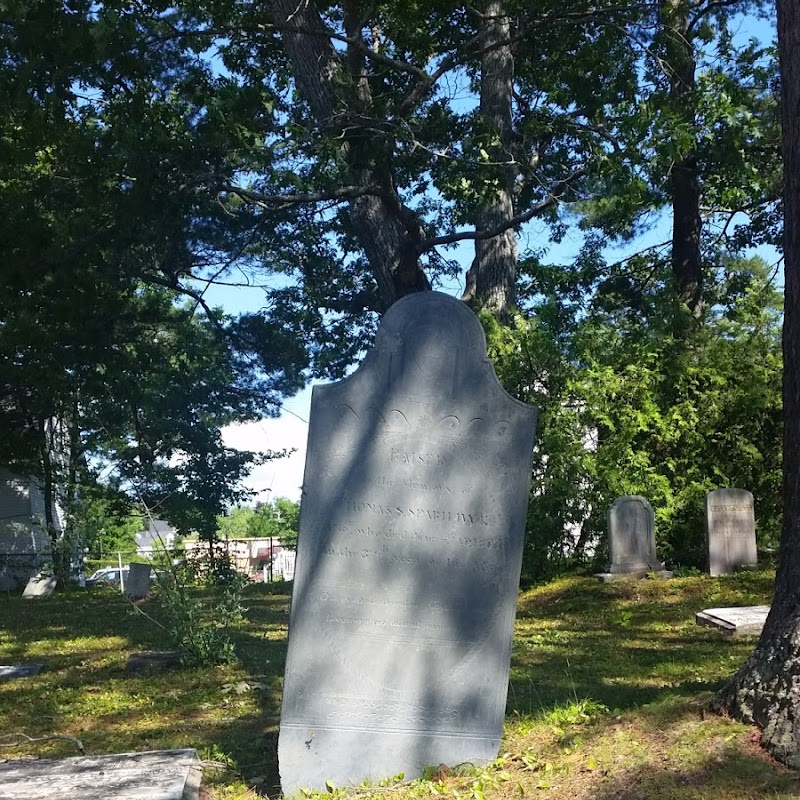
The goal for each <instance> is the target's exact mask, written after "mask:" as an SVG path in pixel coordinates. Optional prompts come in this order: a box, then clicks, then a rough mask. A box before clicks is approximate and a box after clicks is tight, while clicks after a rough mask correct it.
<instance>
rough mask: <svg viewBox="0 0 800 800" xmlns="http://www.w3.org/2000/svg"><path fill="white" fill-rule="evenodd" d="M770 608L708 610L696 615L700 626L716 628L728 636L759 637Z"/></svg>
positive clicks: (740, 607) (744, 607) (745, 607)
mask: <svg viewBox="0 0 800 800" xmlns="http://www.w3.org/2000/svg"><path fill="white" fill-rule="evenodd" d="M767 614H769V606H739V607H733V608H706V609H704V610H703V611H699V612H698V613H697V614H696V615H695V622H696V623H697V624H698V625H706V626H707V627H710V628H716V629H717V630H718V631H722V633H724V634H726V635H727V636H745V635H749V636H758V635H759V634H760V633H761V631H762V629H763V628H764V623H765V622H766V621H767Z"/></svg>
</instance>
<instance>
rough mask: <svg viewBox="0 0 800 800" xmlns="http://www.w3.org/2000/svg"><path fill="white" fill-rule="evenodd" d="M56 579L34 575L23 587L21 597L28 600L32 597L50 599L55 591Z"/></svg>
mask: <svg viewBox="0 0 800 800" xmlns="http://www.w3.org/2000/svg"><path fill="white" fill-rule="evenodd" d="M57 583H58V580H57V579H56V578H52V577H48V576H46V575H34V576H33V577H32V578H31V579H30V580H29V581H28V583H27V585H26V586H25V589H24V591H23V592H22V596H23V597H25V598H27V599H30V598H34V597H50V595H51V594H53V592H54V591H55V590H56V584H57Z"/></svg>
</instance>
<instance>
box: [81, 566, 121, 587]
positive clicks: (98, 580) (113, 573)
mask: <svg viewBox="0 0 800 800" xmlns="http://www.w3.org/2000/svg"><path fill="white" fill-rule="evenodd" d="M129 571H130V570H129V569H128V568H127V567H123V568H122V580H123V581H124V580H127V579H128V572H129ZM119 576H120V569H119V567H102V568H101V569H98V570H97V571H95V572H93V573H92V575H91V576H90V577H88V578H87V579H86V585H87V586H119Z"/></svg>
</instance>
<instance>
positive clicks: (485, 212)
mask: <svg viewBox="0 0 800 800" xmlns="http://www.w3.org/2000/svg"><path fill="white" fill-rule="evenodd" d="M510 38H511V24H510V20H509V17H508V15H507V13H506V10H505V2H504V0H488V2H487V3H486V4H485V8H484V16H483V19H482V20H481V37H480V45H481V49H482V55H481V97H480V123H481V126H482V127H481V131H480V132H481V134H483V136H482V138H483V140H484V141H483V150H485V152H486V153H487V154H488V156H489V160H490V162H492V164H493V165H494V166H491V167H487V168H486V173H487V176H488V177H487V180H486V182H485V186H484V189H483V191H482V192H481V206H480V208H479V209H478V212H477V215H476V220H475V227H476V228H477V229H478V230H481V229H483V230H486V229H492V228H496V227H497V226H498V225H502V224H503V223H505V222H507V221H508V220H510V219H511V218H512V217H513V216H514V204H513V189H514V181H515V179H516V175H517V172H516V169H515V167H514V159H513V158H512V156H511V146H510V145H511V131H512V116H511V115H512V102H513V82H514V55H513V52H512V49H511V44H510V41H509V40H510ZM518 256H519V251H518V248H517V237H516V233H515V231H514V229H513V228H508V229H507V230H505V231H504V232H503V233H501V234H500V235H499V236H495V237H493V238H491V239H483V240H476V242H475V258H474V260H473V262H472V265H471V266H470V269H469V272H468V273H467V285H466V289H465V292H464V295H463V299H464V300H472V299H476V298H477V300H478V301H479V302H480V304H481V305H482V306H483V307H484V308H487V309H488V310H489V311H492V312H493V313H495V314H497V315H499V316H501V317H502V316H505V315H506V313H507V312H508V310H509V309H510V308H511V307H512V306H513V305H514V304H515V302H516V277H517V260H518Z"/></svg>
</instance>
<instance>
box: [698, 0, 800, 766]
mask: <svg viewBox="0 0 800 800" xmlns="http://www.w3.org/2000/svg"><path fill="white" fill-rule="evenodd" d="M777 8H778V51H779V55H780V68H781V119H782V125H783V164H784V168H783V172H784V236H783V239H784V273H785V306H784V324H783V368H784V377H783V420H784V432H783V459H784V461H783V505H784V508H783V513H784V518H783V530H782V535H781V546H780V552H779V558H778V571H777V575H776V579H775V597H774V600H773V603H772V608H771V610H770V613H769V616H768V617H767V622H766V625H765V626H764V630H763V632H762V634H761V638H760V639H759V642H758V645H757V647H756V650H755V652H754V653H753V655H752V656H751V657H750V658H749V659H748V661H747V662H746V663H745V665H744V666H743V667H742V668H741V669H740V670H739V672H737V673H736V675H734V676H733V677H732V678H731V680H730V681H729V682H728V683H727V685H726V686H725V687H724V688H723V689H722V690H721V691H720V692H719V694H718V695H717V696H716V697H715V698H714V701H713V703H712V707H714V708H715V709H716V710H718V711H724V712H727V713H729V714H731V715H732V716H734V717H736V718H738V719H741V720H744V721H746V722H755V723H756V724H757V725H759V727H761V729H762V734H761V742H762V745H763V746H764V747H765V748H766V749H767V750H768V751H769V752H770V753H771V754H772V755H773V756H774V757H775V758H777V759H779V760H781V761H783V762H784V763H786V764H789V765H791V766H793V767H796V768H797V767H800V4H798V3H797V0H777Z"/></svg>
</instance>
